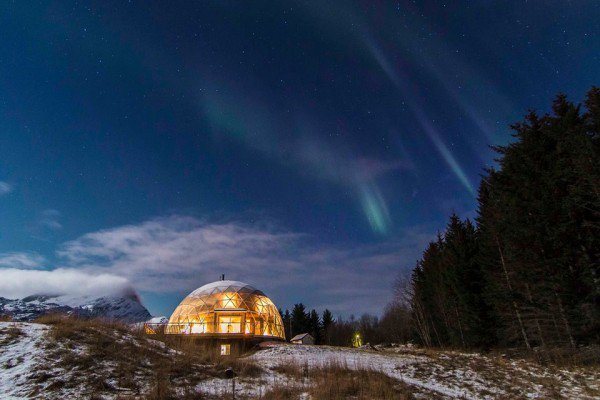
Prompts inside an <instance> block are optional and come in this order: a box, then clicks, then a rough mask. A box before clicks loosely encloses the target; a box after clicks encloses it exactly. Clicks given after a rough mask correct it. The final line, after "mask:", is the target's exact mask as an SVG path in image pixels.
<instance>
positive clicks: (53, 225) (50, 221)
mask: <svg viewBox="0 0 600 400" xmlns="http://www.w3.org/2000/svg"><path fill="white" fill-rule="evenodd" d="M60 217H61V213H60V211H58V210H54V209H47V210H44V211H42V214H41V216H40V219H39V221H38V223H39V225H40V226H42V227H44V228H47V229H50V230H53V231H56V230H59V229H62V227H63V226H62V224H61V223H60V222H59V221H58V220H59V218H60Z"/></svg>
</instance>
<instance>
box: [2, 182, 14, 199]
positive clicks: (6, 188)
mask: <svg viewBox="0 0 600 400" xmlns="http://www.w3.org/2000/svg"><path fill="white" fill-rule="evenodd" d="M12 191H13V187H12V185H11V184H10V183H8V182H3V181H0V196H3V195H5V194H8V193H10V192H12Z"/></svg>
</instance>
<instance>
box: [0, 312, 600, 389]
mask: <svg viewBox="0 0 600 400" xmlns="http://www.w3.org/2000/svg"><path fill="white" fill-rule="evenodd" d="M50 329H52V328H51V327H48V326H46V325H40V324H35V323H21V322H17V323H13V322H0V399H25V398H45V399H55V398H89V396H90V393H94V394H96V395H101V398H103V399H106V400H108V399H116V398H117V397H118V398H138V397H136V396H139V394H140V393H139V391H138V392H137V394H136V391H137V390H143V391H146V390H149V388H151V387H152V385H153V383H152V381H151V379H153V377H154V372H153V370H152V368H149V365H150V364H149V361H148V360H149V359H148V358H147V357H150V356H151V355H152V354H154V353H156V354H155V355H154V360H155V362H156V360H158V361H159V362H161V363H162V362H165V360H166V361H169V360H171V358H173V357H175V356H176V355H177V354H180V352H179V351H175V350H172V349H170V348H168V347H167V346H166V345H165V344H164V343H163V342H159V341H156V340H152V339H147V338H141V337H139V336H138V337H136V336H132V335H130V334H128V333H126V332H125V333H123V332H117V331H115V332H112V331H111V329H112V328H107V329H106V330H103V331H102V332H101V336H99V337H98V338H100V339H102V338H104V339H106V340H107V342H106V343H107V345H108V343H111V342H112V343H115V344H116V345H117V346H120V348H121V350H119V349H117V351H118V352H119V353H122V352H125V353H127V352H129V353H128V354H137V353H138V350H135V349H136V348H139V349H145V350H144V351H145V352H144V353H143V354H144V355H143V356H141V357H140V358H134V359H135V360H137V361H136V362H137V363H138V364H139V365H131V366H129V365H127V368H129V367H131V368H133V369H134V370H135V371H137V372H135V376H136V380H137V382H138V384H137V385H134V387H137V388H138V389H134V390H132V389H130V388H129V386H127V387H122V385H121V384H122V383H123V382H122V381H119V379H118V377H119V376H120V375H121V374H120V373H119V368H123V367H124V364H123V363H122V360H121V361H120V363H119V360H117V359H114V358H111V357H114V349H113V353H110V352H108V353H107V354H106V355H104V356H102V355H99V354H97V353H96V355H95V356H94V357H100V358H103V361H102V362H97V361H96V362H94V363H93V364H92V366H91V367H90V369H82V367H81V363H79V364H78V363H77V361H70V362H72V363H73V364H70V363H69V362H66V361H65V360H68V359H69V357H71V359H73V358H75V359H81V358H85V357H89V356H90V355H89V354H87V352H89V350H86V349H89V346H88V343H89V337H88V338H87V339H86V337H85V336H82V337H81V338H80V339H77V338H76V339H69V340H68V341H67V342H60V343H57V342H56V341H55V342H54V344H53V342H52V339H51V335H50V334H49V331H50ZM98 338H96V339H94V340H99V339H98ZM78 340H80V342H78ZM86 340H87V342H86ZM49 344H50V345H49ZM99 349H102V347H96V348H95V350H94V351H96V352H97V351H100V350H99ZM132 349H133V350H132ZM140 351H141V350H140ZM132 352H133V353H132ZM57 357H58V358H57ZM160 360H163V361H160ZM247 362H248V363H251V364H255V365H257V366H258V367H260V370H261V371H262V372H260V371H259V372H258V373H257V374H254V375H252V376H253V377H238V378H236V379H235V381H236V382H235V383H236V398H237V399H263V398H268V397H264V396H265V394H266V393H267V392H268V391H269V390H270V389H272V388H275V387H288V388H289V387H293V388H295V389H297V390H296V393H297V396H298V397H297V398H298V399H301V400H309V399H311V398H310V396H309V394H308V393H309V392H310V389H311V385H312V383H311V379H312V377H314V376H316V375H317V374H318V373H319V370H320V368H327V367H331V366H335V367H338V368H339V367H342V368H343V369H349V370H356V371H365V370H371V371H377V372H381V373H383V374H385V375H387V376H388V377H390V378H393V379H394V380H396V381H398V382H399V383H400V382H402V383H403V385H404V386H406V387H408V388H410V390H411V391H412V392H413V394H414V397H415V398H420V399H454V398H460V399H548V398H562V399H600V371H599V370H598V368H597V367H588V368H577V367H570V368H568V369H567V368H557V367H542V366H540V365H538V364H535V363H531V362H527V361H524V360H511V359H507V358H504V357H501V356H488V355H480V354H475V353H461V352H451V351H434V350H425V349H420V348H416V347H408V346H398V347H391V348H382V349H379V350H378V351H375V350H372V349H347V348H338V347H328V346H300V345H288V344H278V345H273V346H271V347H268V348H266V349H263V350H260V351H257V352H255V353H254V354H252V355H250V356H248V357H247ZM69 365H74V366H75V365H79V367H76V368H74V369H73V368H72V367H69ZM290 366H291V367H292V368H290ZM197 367H198V371H199V372H198V374H196V375H195V376H196V378H197V380H196V382H198V381H199V383H197V384H196V383H194V385H195V387H194V386H191V388H195V390H196V391H198V392H201V393H202V394H203V395H206V396H208V398H229V396H230V394H231V385H232V382H231V381H230V380H226V379H223V378H222V377H215V376H220V374H215V373H214V372H213V373H210V372H209V370H211V371H215V369H214V368H212V367H210V366H206V365H201V364H198V366H197ZM65 368H66V369H65ZM188 368H189V367H188ZM211 368H212V369H211ZM290 371H295V373H291V372H290ZM298 371H300V373H298ZM311 371H312V372H311ZM86 374H95V376H96V375H97V376H98V377H102V380H101V382H104V383H103V384H102V385H106V386H107V387H110V388H109V389H106V390H105V392H102V393H98V389H97V387H98V386H94V388H90V387H87V386H86V385H88V383H87V382H88V381H89V382H94V381H95V382H100V380H99V378H98V379H95V378H94V377H91V378H94V379H95V380H94V379H88V380H86V379H82V378H85V377H86V376H87V375H86ZM90 376H91V375H90ZM115 376H116V377H117V378H114V377H115ZM42 378H43V380H42ZM148 379H150V380H148ZM142 381H143V382H145V383H143V382H142ZM61 382H62V384H61V385H60V386H58V387H56V388H55V390H54V391H50V390H48V389H49V388H50V387H52V385H53V384H55V386H56V384H57V383H61ZM182 388H183V386H182ZM175 389H177V387H175ZM186 389H190V387H186ZM128 396H129V397H128ZM202 398H205V397H202ZM290 400H291V399H290ZM312 400H319V399H312Z"/></svg>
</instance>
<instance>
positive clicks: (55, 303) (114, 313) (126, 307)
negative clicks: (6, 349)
mask: <svg viewBox="0 0 600 400" xmlns="http://www.w3.org/2000/svg"><path fill="white" fill-rule="evenodd" d="M48 313H64V314H67V315H78V316H82V317H99V318H108V319H117V320H121V321H126V322H141V321H147V320H148V319H150V318H151V315H150V313H149V312H148V310H147V309H146V307H144V306H143V305H142V303H140V300H139V299H138V297H137V295H135V293H129V294H125V295H123V296H102V297H95V296H69V295H35V296H28V297H24V298H22V299H16V300H11V299H6V298H4V297H0V315H8V316H10V317H11V318H12V319H13V320H16V321H31V320H34V319H35V318H37V317H39V316H40V315H43V314H48Z"/></svg>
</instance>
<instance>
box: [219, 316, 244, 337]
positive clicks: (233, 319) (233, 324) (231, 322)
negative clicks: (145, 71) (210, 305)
mask: <svg viewBox="0 0 600 400" xmlns="http://www.w3.org/2000/svg"><path fill="white" fill-rule="evenodd" d="M241 325H242V317H241V316H219V332H221V333H241V331H242V326H241Z"/></svg>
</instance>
